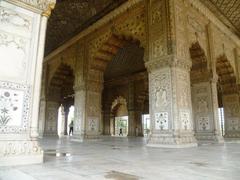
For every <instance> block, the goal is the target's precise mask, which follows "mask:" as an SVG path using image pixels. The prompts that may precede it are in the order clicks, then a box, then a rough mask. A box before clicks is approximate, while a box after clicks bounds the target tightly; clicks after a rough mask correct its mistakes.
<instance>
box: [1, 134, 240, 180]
mask: <svg viewBox="0 0 240 180" xmlns="http://www.w3.org/2000/svg"><path fill="white" fill-rule="evenodd" d="M41 144H42V146H43V149H44V151H45V157H44V161H45V162H44V164H36V165H28V166H16V167H0V180H82V179H83V180H84V179H86V180H87V179H94V180H102V179H110V180H111V179H115V180H137V179H150V180H151V179H152V180H155V179H156V180H161V179H167V180H169V179H170V180H172V179H177V180H200V179H204V180H206V179H207V180H208V179H209V180H215V179H216V180H218V179H219V180H225V179H226V180H231V179H236V180H239V179H240V143H239V142H238V143H235V142H228V143H225V144H223V145H216V144H215V145H214V144H210V145H201V146H199V147H197V148H185V149H165V148H151V147H146V146H145V140H144V139H143V138H126V137H104V138H102V139H100V140H97V141H86V142H83V143H77V142H72V141H70V140H69V138H66V137H65V138H61V139H57V138H44V139H43V140H41Z"/></svg>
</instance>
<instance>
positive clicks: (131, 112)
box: [127, 81, 136, 136]
mask: <svg viewBox="0 0 240 180" xmlns="http://www.w3.org/2000/svg"><path fill="white" fill-rule="evenodd" d="M127 105H128V136H135V130H136V123H135V121H136V119H135V118H136V117H135V115H136V114H135V109H134V108H135V106H134V82H133V81H132V82H129V84H128V104H127Z"/></svg>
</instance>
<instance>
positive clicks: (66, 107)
mask: <svg viewBox="0 0 240 180" xmlns="http://www.w3.org/2000/svg"><path fill="white" fill-rule="evenodd" d="M68 114H69V107H68V106H64V135H68V131H67V129H68Z"/></svg>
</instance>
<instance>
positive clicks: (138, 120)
mask: <svg viewBox="0 0 240 180" xmlns="http://www.w3.org/2000/svg"><path fill="white" fill-rule="evenodd" d="M135 117H136V128H137V129H136V130H135V131H136V136H144V135H143V123H142V112H141V111H137V110H136V111H135Z"/></svg>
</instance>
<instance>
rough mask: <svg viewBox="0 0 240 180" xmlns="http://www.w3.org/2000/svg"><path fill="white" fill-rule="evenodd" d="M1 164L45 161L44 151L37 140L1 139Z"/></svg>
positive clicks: (9, 164) (10, 164)
mask: <svg viewBox="0 0 240 180" xmlns="http://www.w3.org/2000/svg"><path fill="white" fill-rule="evenodd" d="M0 162H1V163H0V166H16V165H26V164H38V163H43V151H42V149H41V147H40V146H39V144H38V142H37V141H31V140H18V141H14V140H6V141H0Z"/></svg>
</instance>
